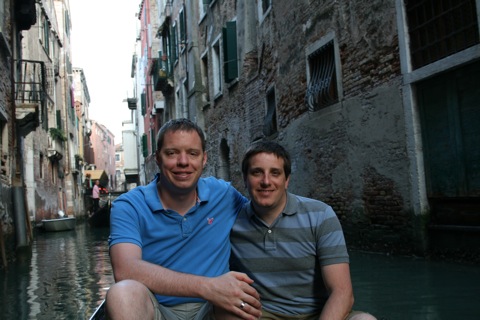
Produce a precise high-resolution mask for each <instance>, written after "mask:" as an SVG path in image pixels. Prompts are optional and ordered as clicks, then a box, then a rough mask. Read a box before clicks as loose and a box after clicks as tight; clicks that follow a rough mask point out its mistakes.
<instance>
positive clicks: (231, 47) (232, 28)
mask: <svg viewBox="0 0 480 320" xmlns="http://www.w3.org/2000/svg"><path fill="white" fill-rule="evenodd" d="M223 58H224V61H225V66H224V71H225V82H227V83H230V82H232V81H233V80H235V79H237V77H238V58H237V22H236V21H228V22H227V25H226V27H225V28H223Z"/></svg>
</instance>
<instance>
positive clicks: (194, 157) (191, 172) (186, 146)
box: [156, 131, 207, 193]
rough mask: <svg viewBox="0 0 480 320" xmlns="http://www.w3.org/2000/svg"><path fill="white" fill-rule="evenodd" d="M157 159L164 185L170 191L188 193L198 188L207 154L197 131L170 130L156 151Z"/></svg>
mask: <svg viewBox="0 0 480 320" xmlns="http://www.w3.org/2000/svg"><path fill="white" fill-rule="evenodd" d="M156 160H157V163H158V167H159V169H160V171H161V173H162V183H163V184H164V185H163V186H164V187H165V188H167V189H168V191H170V192H174V193H175V192H176V193H187V192H189V191H192V190H194V189H195V188H196V186H197V181H198V179H199V178H200V176H201V175H202V172H203V167H204V165H205V163H206V162H207V154H206V153H205V152H203V149H202V141H201V140H200V137H199V136H198V133H197V132H196V131H175V132H172V131H170V132H167V133H166V134H165V136H164V140H163V145H162V149H160V150H157V152H156Z"/></svg>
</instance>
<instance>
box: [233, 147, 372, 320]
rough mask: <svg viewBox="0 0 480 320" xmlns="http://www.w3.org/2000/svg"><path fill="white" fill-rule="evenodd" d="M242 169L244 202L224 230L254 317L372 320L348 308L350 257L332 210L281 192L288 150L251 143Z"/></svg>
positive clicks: (286, 180)
mask: <svg viewBox="0 0 480 320" xmlns="http://www.w3.org/2000/svg"><path fill="white" fill-rule="evenodd" d="M242 173H243V178H244V181H245V185H246V187H247V190H248V193H249V195H250V198H251V201H250V202H249V203H247V205H246V206H245V207H244V209H243V210H242V211H241V212H240V214H239V216H238V218H237V220H236V222H235V225H234V227H233V229H232V231H231V234H230V240H231V242H232V256H231V261H230V262H231V270H237V271H242V272H245V273H246V274H247V275H248V276H249V277H251V278H252V279H253V280H254V283H253V286H254V287H255V289H257V291H258V292H259V293H260V297H261V302H262V313H263V314H262V318H261V319H272V320H284V319H302V320H307V319H308V320H313V319H328V320H332V319H338V320H340V319H342V320H343V319H349V320H353V319H355V320H359V319H362V320H364V319H369V320H371V319H375V317H373V316H371V315H370V314H368V313H363V312H352V311H351V308H352V305H353V300H354V299H353V290H352V283H351V279H350V268H349V257H348V253H347V248H346V245H345V239H344V236H343V231H342V227H341V225H340V222H339V221H338V218H337V216H336V214H335V212H334V211H333V209H332V208H331V207H330V206H328V205H327V204H325V203H323V202H321V201H318V200H314V199H309V198H305V197H300V196H297V195H294V194H292V193H289V192H287V187H288V183H289V176H290V173H291V161H290V156H289V154H288V152H287V151H286V150H285V149H284V148H283V147H282V146H281V145H279V144H278V143H275V142H271V141H261V142H256V143H254V144H253V145H252V146H251V147H250V148H249V150H247V152H246V154H245V156H244V158H243V161H242ZM245 306H246V304H245V303H241V305H240V307H241V308H242V307H245Z"/></svg>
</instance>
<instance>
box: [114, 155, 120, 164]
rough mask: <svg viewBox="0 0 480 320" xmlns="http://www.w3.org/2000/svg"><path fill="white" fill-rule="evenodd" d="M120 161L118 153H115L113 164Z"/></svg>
mask: <svg viewBox="0 0 480 320" xmlns="http://www.w3.org/2000/svg"><path fill="white" fill-rule="evenodd" d="M119 161H120V153H115V162H119Z"/></svg>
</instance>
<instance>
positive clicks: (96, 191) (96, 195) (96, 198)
mask: <svg viewBox="0 0 480 320" xmlns="http://www.w3.org/2000/svg"><path fill="white" fill-rule="evenodd" d="M99 185H100V180H95V184H94V186H93V188H92V200H93V212H92V214H93V213H95V212H97V210H98V209H99V208H100V187H99Z"/></svg>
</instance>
